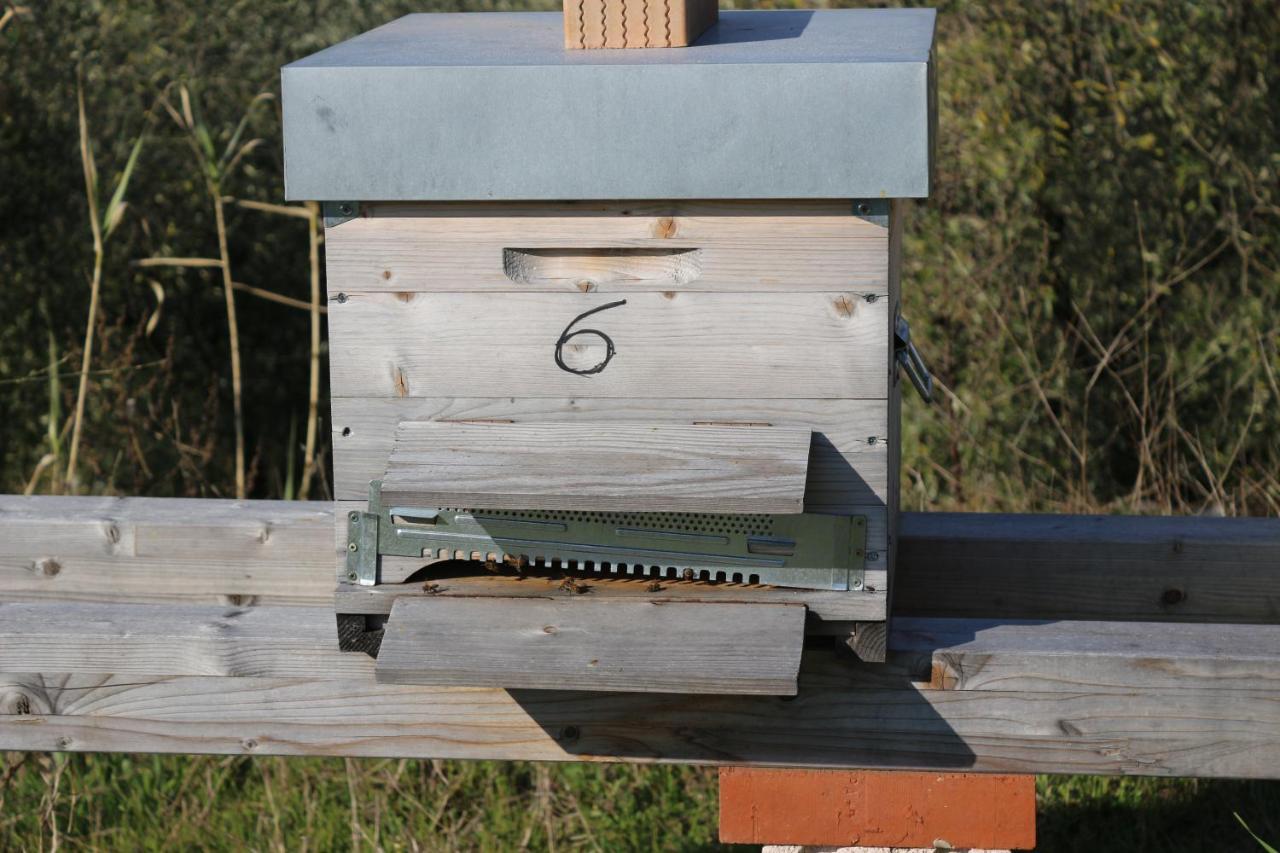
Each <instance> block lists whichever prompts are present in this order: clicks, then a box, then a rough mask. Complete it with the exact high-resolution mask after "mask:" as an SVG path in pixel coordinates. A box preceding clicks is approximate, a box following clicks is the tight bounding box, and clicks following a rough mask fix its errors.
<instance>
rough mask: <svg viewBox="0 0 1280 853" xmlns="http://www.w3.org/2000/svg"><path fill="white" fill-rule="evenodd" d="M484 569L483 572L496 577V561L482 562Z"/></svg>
mask: <svg viewBox="0 0 1280 853" xmlns="http://www.w3.org/2000/svg"><path fill="white" fill-rule="evenodd" d="M484 568H485V571H487V572H489V573H490V574H493V575H496V574H497V573H498V561H497V560H485V561H484Z"/></svg>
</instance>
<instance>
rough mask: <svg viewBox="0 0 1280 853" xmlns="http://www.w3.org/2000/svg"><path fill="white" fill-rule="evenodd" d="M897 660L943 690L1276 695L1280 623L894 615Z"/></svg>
mask: <svg viewBox="0 0 1280 853" xmlns="http://www.w3.org/2000/svg"><path fill="white" fill-rule="evenodd" d="M890 652H891V658H892V660H893V661H894V663H895V664H898V665H900V666H903V667H906V668H907V670H908V671H910V672H911V673H913V674H914V675H916V676H917V677H921V676H922V677H923V678H924V679H925V680H927V681H928V682H929V683H930V686H932V687H935V688H938V689H944V690H1001V691H1011V690H1012V691H1026V692H1039V693H1058V692H1076V691H1078V690H1080V689H1081V688H1082V686H1087V688H1088V689H1089V690H1091V691H1103V690H1107V691H1119V692H1122V693H1126V694H1132V693H1135V692H1139V691H1153V690H1178V689H1189V690H1238V691H1259V692H1260V693H1265V694H1269V695H1273V696H1275V695H1280V626H1277V625H1211V624H1209V625H1207V624H1194V623H1192V624H1183V625H1169V624H1160V623H1156V622H1074V621H1071V622H1069V621H1063V622H1030V621H1024V622H1007V621H988V620H973V619H923V618H919V617H898V618H896V619H894V621H893V632H892V639H891V646H890Z"/></svg>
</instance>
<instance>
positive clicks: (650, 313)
mask: <svg viewBox="0 0 1280 853" xmlns="http://www.w3.org/2000/svg"><path fill="white" fill-rule="evenodd" d="M625 303H626V304H624V305H620V306H617V307H614V308H611V309H609V310H606V311H602V312H600V313H597V314H595V315H593V316H590V317H588V318H585V319H584V320H583V321H582V323H581V324H579V325H577V326H573V327H572V328H570V327H571V326H572V324H573V323H574V321H575V319H577V318H579V317H580V316H581V315H582V314H583V313H585V312H587V311H590V310H593V309H597V308H601V307H603V306H605V305H608V304H610V299H609V297H607V296H602V295H599V294H587V293H579V294H576V295H575V294H568V293H511V294H506V295H504V296H503V298H501V299H494V298H493V297H492V296H490V295H487V294H483V293H401V294H389V293H357V294H352V295H350V296H344V297H343V298H342V299H339V298H338V296H337V295H333V296H331V297H330V303H329V330H330V360H329V363H330V371H331V387H332V395H333V396H334V397H371V396H372V397H377V396H382V397H571V398H581V397H709V398H736V399H770V398H774V399H776V398H796V397H800V398H820V397H833V398H883V397H884V396H885V394H886V393H887V378H888V373H887V371H886V365H887V364H888V361H889V356H888V346H889V336H888V334H887V331H886V330H887V328H888V319H887V317H888V315H887V308H886V300H884V299H878V300H876V301H875V302H867V301H866V300H865V299H863V298H862V297H861V296H860V295H858V294H856V293H853V292H847V291H846V292H836V293H785V294H777V293H770V294H758V295H753V296H752V297H751V298H744V297H743V296H742V295H741V294H731V293H676V292H670V291H669V292H665V293H635V294H630V295H628V296H627V298H626V300H625ZM566 329H569V331H577V330H585V329H597V330H600V331H601V332H603V333H604V334H605V335H607V336H608V340H606V339H605V338H603V337H600V336H599V335H595V334H589V333H584V334H582V335H581V336H579V337H577V338H574V339H572V340H570V341H566V342H564V343H563V346H562V347H560V351H561V355H562V360H563V362H564V364H565V366H566V367H568V368H572V369H575V370H589V369H593V368H595V367H597V366H598V365H600V364H602V363H604V362H605V361H606V360H607V359H609V356H610V353H611V352H612V353H613V357H612V358H611V359H609V360H608V364H607V367H605V368H604V369H603V370H600V372H598V373H595V374H594V375H585V376H584V375H578V374H576V373H572V372H569V370H566V369H564V368H562V367H560V366H559V365H557V363H556V359H555V356H556V351H557V342H559V341H561V335H562V334H563V333H565V331H566ZM480 330H485V331H486V332H487V334H481V333H480ZM609 341H612V344H613V346H612V348H610V346H609Z"/></svg>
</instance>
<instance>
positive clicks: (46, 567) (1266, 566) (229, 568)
mask: <svg viewBox="0 0 1280 853" xmlns="http://www.w3.org/2000/svg"><path fill="white" fill-rule="evenodd" d="M358 506H359V503H357V502H355V501H345V502H340V503H339V504H338V510H339V511H341V512H346V511H348V510H349V509H352V508H357V507H358ZM333 512H334V505H333V504H330V503H320V502H314V503H310V504H308V503H294V502H283V501H282V502H270V501H215V500H185V499H168V498H166V499H150V498H89V497H19V496H0V600H10V601H13V600H20V599H26V600H43V599H48V600H63V601H141V602H145V601H153V602H164V601H172V602H175V603H177V602H207V603H217V602H222V601H230V602H231V603H248V602H250V601H256V602H257V603H259V604H270V603H281V604H283V603H299V604H305V603H325V604H327V603H328V602H330V601H331V600H332V594H333V581H334V573H333V572H334V565H335V560H336V558H337V553H338V551H337V548H336V544H337V543H336V542H335V538H334V529H335V528H334V521H333ZM883 525H884V522H883V516H881V518H880V520H878V521H877V520H876V519H875V518H874V517H873V518H872V519H871V528H870V530H869V540H868V541H869V544H868V547H883V542H884V532H883V531H884V526H883ZM140 526H141V527H142V528H145V531H144V532H143V534H142V537H141V539H142V541H143V542H145V543H149V544H148V545H147V546H146V548H144V553H143V554H141V555H140V554H139V553H137V551H136V550H135V549H134V548H131V547H129V543H130V542H131V541H132V542H134V543H135V545H136V542H137V541H138V538H137V533H136V530H137V529H138V528H139V527H140ZM877 528H878V531H877ZM113 529H114V532H112V531H113ZM344 544H345V543H344ZM900 547H901V559H900V561H899V565H898V570H897V576H896V580H897V584H898V587H897V591H896V592H897V596H898V599H897V612H899V613H901V614H907V615H926V616H927V615H936V616H957V617H984V616H988V617H993V618H1008V619H1063V618H1072V617H1073V618H1077V619H1130V620H1139V621H1143V620H1145V621H1204V622H1260V623H1276V622H1280V591H1278V590H1280V553H1278V552H1280V519H1265V518H1255V519H1215V518H1199V517H1192V518H1137V517H1120V516H1114V517H1097V516H1070V515H1063V516H1034V515H983V514H980V513H904V514H903V529H902V532H901V544H900ZM47 561H54V562H56V564H57V568H56V570H54V569H53V567H52V566H51V565H50V564H49V562H47ZM872 567H873V568H874V561H873V564H872ZM1169 590H1176V591H1178V592H1179V593H1180V594H1181V598H1180V599H1178V600H1177V602H1176V603H1174V601H1173V599H1174V598H1176V596H1166V595H1165V593H1166V592H1168V591H1169Z"/></svg>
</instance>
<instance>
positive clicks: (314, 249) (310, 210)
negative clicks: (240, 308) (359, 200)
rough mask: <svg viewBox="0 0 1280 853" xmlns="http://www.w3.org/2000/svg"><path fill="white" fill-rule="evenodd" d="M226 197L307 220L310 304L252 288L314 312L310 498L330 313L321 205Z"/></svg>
mask: <svg viewBox="0 0 1280 853" xmlns="http://www.w3.org/2000/svg"><path fill="white" fill-rule="evenodd" d="M223 200H224V201H231V200H234V201H235V203H236V205H238V206H239V207H243V208H246V209H248V210H256V211H259V212H261V213H274V214H276V215H279V216H292V217H295V218H298V219H305V220H307V245H308V261H309V265H310V272H311V301H310V302H309V303H307V302H303V301H302V300H300V299H293V298H291V297H288V296H281V295H279V294H275V293H271V292H270V291H257V290H252V291H250V292H253V293H254V294H255V295H257V296H261V297H262V298H263V299H270V300H272V301H275V302H279V303H281V304H282V305H289V306H291V307H295V308H304V309H306V310H308V311H310V312H311V368H310V381H309V384H308V390H307V437H306V445H305V448H304V450H303V454H302V459H303V462H302V480H301V482H300V484H299V486H298V492H297V496H298V499H299V500H307V498H308V496H309V495H310V493H311V481H312V479H313V478H314V476H315V472H316V438H317V433H318V432H319V422H320V315H321V314H327V313H328V309H327V308H326V307H325V306H323V305H322V304H321V300H320V243H321V241H322V240H323V231H322V222H321V219H320V205H319V204H318V203H316V202H307V203H306V204H305V205H289V204H270V203H268V202H262V201H251V200H248V199H230V198H225V199H223ZM236 287H239V288H242V289H245V290H249V287H248V285H241V284H239V283H237V284H236Z"/></svg>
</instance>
